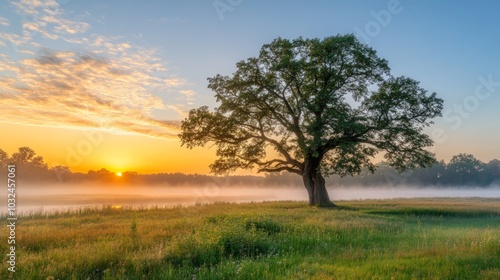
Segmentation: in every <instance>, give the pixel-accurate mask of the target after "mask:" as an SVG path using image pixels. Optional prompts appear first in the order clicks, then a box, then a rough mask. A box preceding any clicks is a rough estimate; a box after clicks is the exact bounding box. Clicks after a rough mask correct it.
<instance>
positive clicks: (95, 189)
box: [0, 183, 500, 213]
mask: <svg viewBox="0 0 500 280" xmlns="http://www.w3.org/2000/svg"><path fill="white" fill-rule="evenodd" d="M328 192H329V194H330V198H331V199H332V200H333V201H334V202H335V201H344V200H365V199H394V198H417V197H485V198H498V197H500V187H499V186H494V187H489V188H479V187H469V188H463V187H456V188H454V187H448V188H431V187H429V188H425V187H424V188H423V187H414V186H397V187H355V186H351V187H330V188H328ZM2 197H3V198H2V200H5V199H4V198H6V192H5V191H4V192H2ZM263 201H307V192H306V190H305V189H304V188H303V187H297V186H285V185H284V186H278V187H275V186H273V187H256V186H244V185H239V186H233V187H228V186H224V185H223V184H211V185H193V186H178V187H171V186H165V185H156V186H151V185H149V186H144V185H120V186H116V185H107V184H101V185H96V184H95V183H92V184H88V185H86V184H82V183H78V184H55V185H52V186H43V187H40V186H35V185H23V186H20V187H19V188H18V189H17V211H18V212H19V213H29V212H34V211H35V212H38V211H42V212H43V211H46V212H50V211H55V210H57V211H64V210H74V209H79V208H82V207H102V206H112V207H115V208H121V207H132V208H147V207H154V206H158V207H174V206H179V205H193V204H195V203H214V202H231V203H244V202H263ZM5 211H6V209H1V210H0V212H1V213H4V212H5Z"/></svg>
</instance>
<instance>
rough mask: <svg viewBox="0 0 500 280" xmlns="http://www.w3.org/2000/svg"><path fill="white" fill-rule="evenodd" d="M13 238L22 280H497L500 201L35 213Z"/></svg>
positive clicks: (3, 245) (1, 245) (3, 246)
mask: <svg viewBox="0 0 500 280" xmlns="http://www.w3.org/2000/svg"><path fill="white" fill-rule="evenodd" d="M3 218H4V217H3ZM7 234H8V232H7V231H6V230H2V231H1V232H0V240H4V241H5V242H0V252H5V253H7V248H8V247H7V246H8V244H7V242H6V240H7ZM16 246H17V251H16V252H17V254H18V262H17V266H16V268H17V269H16V272H15V274H14V276H15V278H16V279H52V278H53V279H391V278H393V279H500V200H499V199H399V200H367V201H350V202H342V203H339V207H338V208H335V209H321V208H311V207H309V206H307V205H306V204H305V203H301V202H271V203H248V204H224V203H217V204H211V205H198V206H193V207H176V208H172V209H161V208H150V209H139V210H133V209H130V208H126V207H125V208H121V209H114V208H112V207H102V208H99V209H81V210H78V211H73V212H57V213H43V212H38V213H31V214H30V215H27V216H24V217H22V218H20V220H19V221H18V227H17V244H16ZM2 255H3V256H4V257H3V260H2V268H1V271H0V277H1V278H2V279H8V277H9V273H8V271H7V264H6V262H5V261H6V257H5V254H2Z"/></svg>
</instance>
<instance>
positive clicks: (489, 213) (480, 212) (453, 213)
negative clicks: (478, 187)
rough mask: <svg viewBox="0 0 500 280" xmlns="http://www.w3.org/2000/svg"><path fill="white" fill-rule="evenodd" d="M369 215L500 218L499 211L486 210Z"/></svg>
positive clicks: (401, 211) (398, 211)
mask: <svg viewBox="0 0 500 280" xmlns="http://www.w3.org/2000/svg"><path fill="white" fill-rule="evenodd" d="M366 213H367V214H376V215H394V216H417V217H449V218H493V217H500V213H499V212H497V211H486V210H450V209H435V208H425V209H416V208H403V209H390V210H369V211H366Z"/></svg>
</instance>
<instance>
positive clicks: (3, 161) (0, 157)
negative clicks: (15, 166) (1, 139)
mask: <svg viewBox="0 0 500 280" xmlns="http://www.w3.org/2000/svg"><path fill="white" fill-rule="evenodd" d="M8 161H9V154H7V153H6V152H5V151H4V150H2V149H0V167H2V168H3V167H5V166H7V164H9V163H8Z"/></svg>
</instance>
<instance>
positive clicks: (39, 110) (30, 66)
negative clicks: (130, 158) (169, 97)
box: [0, 0, 195, 137]
mask: <svg viewBox="0 0 500 280" xmlns="http://www.w3.org/2000/svg"><path fill="white" fill-rule="evenodd" d="M12 5H13V6H14V7H15V10H16V11H17V12H18V13H19V14H20V15H22V16H24V17H27V18H28V20H26V21H24V22H23V32H22V34H15V33H8V32H0V33H1V34H0V35H1V38H2V39H0V42H2V40H3V45H2V44H0V47H2V46H3V47H6V45H7V44H10V45H13V46H16V47H17V50H18V54H22V55H21V58H18V57H17V56H16V58H11V57H9V56H7V55H5V54H2V55H0V56H1V59H2V61H4V63H2V64H0V112H1V118H2V119H3V121H8V122H15V123H24V124H33V125H46V126H63V127H72V128H105V129H109V130H110V131H114V132H116V133H135V134H144V135H149V136H154V137H174V136H175V135H177V133H178V129H179V122H178V121H175V120H157V119H155V118H154V117H153V115H152V111H153V110H154V109H160V110H173V111H175V112H177V113H178V114H179V115H180V116H183V115H184V113H185V112H184V109H183V105H182V104H181V105H179V104H177V105H176V104H164V102H163V100H162V99H161V98H160V97H158V95H157V94H158V93H159V92H163V91H165V90H167V89H172V88H177V92H178V94H179V95H180V96H183V97H184V98H185V100H186V101H188V102H191V101H192V100H193V96H194V94H195V93H194V91H192V90H186V89H182V87H183V86H185V85H186V81H185V80H184V79H182V78H179V77H177V76H175V75H173V74H170V73H169V72H168V69H167V68H166V66H165V64H164V63H163V62H162V60H161V59H159V58H158V57H157V56H156V53H155V51H154V50H151V49H146V48H141V47H139V46H135V45H134V44H132V43H131V42H128V41H127V40H126V38H122V37H107V36H102V35H99V34H88V31H89V30H90V29H91V27H90V25H89V24H88V23H86V22H83V21H75V20H70V19H67V18H65V17H64V10H62V9H61V8H60V7H59V5H58V3H57V2H56V1H55V0H47V1H42V0H31V1H30V0H22V1H19V2H13V3H12ZM2 25H3V26H8V25H9V21H8V20H7V19H3V18H0V26H2ZM34 33H37V34H40V35H41V36H42V37H43V38H44V40H47V39H48V40H55V41H58V40H59V41H63V42H64V43H65V44H70V45H73V46H75V48H74V49H84V50H85V51H83V52H82V51H73V50H70V51H59V50H53V49H48V48H43V47H42V46H41V44H40V43H39V42H37V41H38V40H36V39H35V36H33V34H34ZM6 43H7V44H6ZM70 49H71V48H70Z"/></svg>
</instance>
